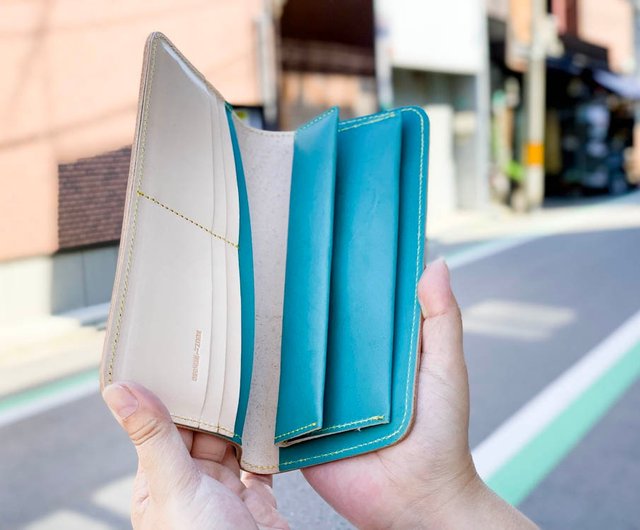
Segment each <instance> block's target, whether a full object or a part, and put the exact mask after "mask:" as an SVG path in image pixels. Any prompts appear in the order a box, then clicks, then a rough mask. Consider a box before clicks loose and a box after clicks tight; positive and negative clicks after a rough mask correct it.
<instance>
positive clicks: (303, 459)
mask: <svg viewBox="0 0 640 530" xmlns="http://www.w3.org/2000/svg"><path fill="white" fill-rule="evenodd" d="M400 112H415V113H416V114H417V115H418V118H419V119H420V169H419V173H420V174H419V178H420V195H419V199H418V248H420V247H421V246H422V241H421V238H422V220H423V216H424V212H423V211H422V189H423V182H424V173H423V170H424V119H423V117H422V115H421V114H420V113H419V112H418V111H417V110H415V109H413V108H406V109H400ZM419 275H420V252H417V255H416V277H415V283H416V285H417V282H418V279H419ZM417 301H418V290H417V289H416V292H415V294H414V298H413V322H412V324H411V344H410V347H411V349H410V351H409V362H408V363H407V379H406V382H405V391H404V414H403V416H402V420H401V421H400V425H399V426H398V428H397V429H396V430H395V431H393V432H392V433H391V434H387V435H386V436H381V437H380V438H376V439H375V440H370V441H368V442H364V443H361V444H357V445H353V446H351V447H343V448H342V449H338V450H337V451H330V452H328V453H322V454H320V455H315V456H310V457H307V458H299V459H297V460H289V461H287V462H283V463H282V464H280V465H279V466H264V467H259V466H254V468H256V469H265V470H267V469H272V470H276V469H277V470H279V469H280V467H283V466H288V465H291V464H301V463H303V462H308V461H310V460H317V459H319V458H323V457H325V456H334V455H338V454H341V453H344V452H346V451H351V450H353V449H359V448H361V447H366V446H368V445H372V444H375V443H377V442H381V441H384V440H388V439H389V438H393V437H394V436H396V435H397V434H398V433H399V432H400V431H401V430H402V429H403V428H404V424H405V422H406V420H407V404H408V402H409V377H410V376H411V366H412V363H413V356H414V355H416V354H417V352H416V351H414V350H415V349H416V348H415V347H414V336H415V335H414V334H415V329H416V320H417V318H416V317H417V311H416V304H417ZM243 463H245V464H247V465H252V464H250V463H249V462H245V461H243Z"/></svg>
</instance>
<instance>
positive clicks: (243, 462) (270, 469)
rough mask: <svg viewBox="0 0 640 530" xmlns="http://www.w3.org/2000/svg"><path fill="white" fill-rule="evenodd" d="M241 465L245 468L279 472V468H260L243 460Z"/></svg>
mask: <svg viewBox="0 0 640 530" xmlns="http://www.w3.org/2000/svg"><path fill="white" fill-rule="evenodd" d="M240 463H241V464H243V465H245V466H248V467H252V468H253V469H262V470H264V471H278V466H258V465H255V464H252V463H251V462H247V461H246V460H241V461H240Z"/></svg>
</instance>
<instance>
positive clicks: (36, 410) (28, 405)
mask: <svg viewBox="0 0 640 530" xmlns="http://www.w3.org/2000/svg"><path fill="white" fill-rule="evenodd" d="M96 392H98V383H97V381H94V380H91V381H82V382H79V383H75V384H71V385H69V386H68V387H64V388H61V389H60V390H56V391H55V392H51V393H49V394H47V395H45V396H42V397H38V398H37V399H33V400H26V401H25V403H19V404H17V405H15V406H13V407H11V408H7V409H6V410H0V428H1V427H4V426H6V425H10V424H11V423H14V422H17V421H20V420H24V419H26V418H30V417H32V416H35V415H37V414H41V413H42V412H46V411H48V410H51V409H53V408H56V407H60V406H61V405H66V404H67V403H71V402H72V401H76V400H78V399H81V398H83V397H86V396H89V395H91V394H95V393H96Z"/></svg>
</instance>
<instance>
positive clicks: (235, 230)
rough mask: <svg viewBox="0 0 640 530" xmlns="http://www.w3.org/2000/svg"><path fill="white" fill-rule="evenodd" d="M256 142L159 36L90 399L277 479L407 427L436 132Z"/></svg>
mask: <svg viewBox="0 0 640 530" xmlns="http://www.w3.org/2000/svg"><path fill="white" fill-rule="evenodd" d="M338 114H339V112H338V109H337V108H332V109H330V110H328V111H327V112H324V113H323V114H320V115H319V116H317V117H316V118H314V119H312V120H311V121H309V122H308V123H306V124H305V125H303V126H301V127H299V128H298V129H297V130H296V131H292V132H273V131H264V130H259V129H255V128H253V127H250V126H249V125H247V124H246V123H244V122H243V121H242V120H241V119H239V117H238V116H237V115H236V114H235V113H234V111H233V108H232V107H231V106H230V105H229V104H228V103H227V102H226V101H225V100H224V98H223V97H222V96H221V95H220V94H219V93H218V92H217V91H216V90H215V89H214V88H213V87H212V86H211V85H210V84H209V82H208V81H207V80H206V79H205V78H204V77H203V76H202V75H201V74H200V73H199V72H198V71H197V70H196V69H195V68H194V67H193V66H192V65H191V63H189V61H187V60H186V59H185V57H184V56H183V55H182V54H181V53H180V52H179V51H178V50H177V49H176V48H175V47H174V46H173V45H172V44H171V43H170V42H169V40H168V39H167V38H166V37H165V36H164V35H162V34H160V33H153V34H152V35H151V36H150V37H149V39H148V41H147V45H146V48H145V55H144V65H143V72H142V82H141V89H140V97H139V104H138V119H137V127H136V134H135V141H134V146H133V152H132V161H131V168H130V173H129V183H128V189H127V198H126V206H125V214H124V222H123V227H122V239H121V243H120V251H119V256H118V264H117V272H116V279H115V284H114V289H113V297H112V304H111V312H110V315H109V322H108V325H107V334H106V339H105V346H104V352H103V360H102V367H101V384H102V386H104V385H107V384H109V383H111V382H113V381H117V380H129V381H135V382H138V383H140V384H142V385H144V386H146V387H147V388H149V389H150V390H152V391H153V392H155V393H156V394H157V395H158V396H159V397H160V399H162V401H163V402H164V403H165V405H166V406H167V408H168V409H169V411H170V413H171V416H172V418H173V420H174V422H175V423H176V424H179V425H182V426H185V427H188V428H191V429H195V430H199V431H205V432H208V433H213V434H215V435H218V436H221V437H224V438H225V439H226V440H228V441H229V442H232V443H233V444H234V445H235V446H236V448H237V455H238V458H239V460H240V465H241V467H242V468H243V469H245V470H248V471H252V472H256V473H277V472H281V471H287V470H291V469H297V468H301V467H305V466H311V465H315V464H320V463H323V462H327V461H331V460H336V459H339V458H345V457H349V456H353V455H357V454H360V453H365V452H368V451H374V450H376V449H379V448H381V447H385V446H387V445H391V444H393V443H395V442H397V441H398V440H400V439H401V438H402V437H403V436H405V435H406V433H407V432H408V430H409V428H410V426H411V422H412V417H413V411H414V396H415V380H416V366H417V361H418V355H419V348H420V345H419V342H420V330H421V314H420V308H419V304H418V300H417V284H418V279H419V277H420V274H421V272H422V270H423V268H424V265H423V263H424V259H423V257H424V238H425V219H426V189H427V154H428V131H429V122H428V119H427V116H426V114H425V113H424V111H423V110H422V109H421V108H419V107H401V108H397V109H394V110H390V111H385V112H381V113H378V114H373V115H371V116H365V117H361V118H356V119H350V120H346V121H340V119H339V115H338Z"/></svg>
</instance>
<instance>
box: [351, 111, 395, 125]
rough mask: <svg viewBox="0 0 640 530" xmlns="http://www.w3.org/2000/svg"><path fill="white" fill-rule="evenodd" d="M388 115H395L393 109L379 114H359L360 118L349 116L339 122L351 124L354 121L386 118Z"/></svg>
mask: <svg viewBox="0 0 640 530" xmlns="http://www.w3.org/2000/svg"><path fill="white" fill-rule="evenodd" d="M390 115H395V111H389V112H384V113H380V114H374V115H373V116H361V117H360V118H351V119H350V120H345V121H343V122H340V125H343V126H344V125H352V124H354V123H360V122H361V121H372V120H378V119H380V118H386V117H389V116H390Z"/></svg>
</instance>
